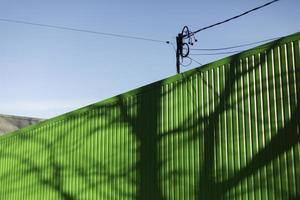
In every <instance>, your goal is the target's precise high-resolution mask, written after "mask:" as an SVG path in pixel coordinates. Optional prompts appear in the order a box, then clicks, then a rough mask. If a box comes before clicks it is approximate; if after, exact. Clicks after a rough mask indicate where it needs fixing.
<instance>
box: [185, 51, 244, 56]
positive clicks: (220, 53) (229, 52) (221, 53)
mask: <svg viewBox="0 0 300 200" xmlns="http://www.w3.org/2000/svg"><path fill="white" fill-rule="evenodd" d="M242 51H243V50H239V51H227V52H217V53H191V54H190V55H193V56H211V55H224V54H231V53H240V52H242Z"/></svg>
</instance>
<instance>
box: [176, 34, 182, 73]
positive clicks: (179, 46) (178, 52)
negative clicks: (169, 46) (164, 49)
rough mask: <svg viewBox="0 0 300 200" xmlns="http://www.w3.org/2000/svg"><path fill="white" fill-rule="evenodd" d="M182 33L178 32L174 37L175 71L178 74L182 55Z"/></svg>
mask: <svg viewBox="0 0 300 200" xmlns="http://www.w3.org/2000/svg"><path fill="white" fill-rule="evenodd" d="M182 40H183V37H182V34H181V33H179V34H178V36H177V37H176V45H177V46H176V48H177V49H176V71H177V74H180V57H181V55H182V45H183V44H182Z"/></svg>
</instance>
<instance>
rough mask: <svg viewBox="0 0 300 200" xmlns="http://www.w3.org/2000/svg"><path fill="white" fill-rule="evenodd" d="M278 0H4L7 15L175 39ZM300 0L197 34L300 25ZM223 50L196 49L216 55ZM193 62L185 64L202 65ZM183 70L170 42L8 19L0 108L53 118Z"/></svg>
mask: <svg viewBox="0 0 300 200" xmlns="http://www.w3.org/2000/svg"><path fill="white" fill-rule="evenodd" d="M268 1H270V0H226V1H225V0H223V1H221V0H218V1H217V0H190V1H177V0H151V1H150V0H149V1H145V0H126V1H124V0H119V1H117V0H26V1H24V0H0V18H9V19H14V20H23V21H30V22H35V23H44V24H51V25H59V26H68V27H74V28H80V29H89V30H95V31H100V32H110V33H117V34H127V35H134V36H141V37H148V38H154V39H159V40H171V41H173V42H175V36H176V35H177V33H178V32H179V31H181V29H182V27H183V26H184V25H188V26H189V27H190V29H191V30H196V29H198V28H201V27H203V26H207V25H210V24H212V23H215V22H218V21H220V20H223V19H225V18H229V17H231V16H233V15H237V14H240V13H241V12H243V11H246V10H249V9H251V8H254V7H256V6H259V5H262V4H264V3H266V2H268ZM299 8H300V1H299V0H281V1H279V2H277V3H275V4H273V5H271V6H269V7H266V8H264V9H262V10H259V11H256V12H254V13H252V14H249V15H247V16H244V17H242V18H239V19H238V20H235V21H232V22H229V23H226V24H224V25H221V26H218V27H215V28H212V29H209V30H207V31H203V32H200V33H199V34H197V39H198V43H197V46H196V47H198V48H214V47H223V46H231V45H238V44H242V43H248V42H254V41H258V40H264V39H268V38H273V37H278V36H284V35H289V34H292V33H295V32H298V31H300V21H299V19H300V12H299ZM222 57H226V55H221V56H193V58H194V59H197V60H198V61H199V62H201V63H208V62H211V61H214V60H217V59H219V58H222ZM197 66H198V64H197V63H192V65H191V66H189V67H187V68H185V70H188V69H192V68H194V67H197ZM175 73H176V70H175V54H174V50H173V48H172V47H171V46H170V45H167V44H163V43H154V42H147V41H139V40H130V39H121V38H114V37H108V36H101V35H93V34H87V33H79V32H72V31H62V30H55V29H50V28H41V27H36V26H30V25H22V24H13V23H7V22H1V21H0V76H1V78H0V86H1V90H0V113H2V114H12V115H23V116H32V117H41V118H50V117H54V116H56V115H60V114H63V113H65V112H68V111H71V110H74V109H77V108H80V107H82V106H86V105H88V104H92V103H95V102H98V101H101V100H104V99H106V98H109V97H112V96H115V95H117V94H120V93H123V92H126V91H128V90H131V89H134V88H136V87H140V86H143V85H146V84H149V83H151V82H154V81H157V80H160V79H163V78H166V77H169V76H171V75H174V74H175Z"/></svg>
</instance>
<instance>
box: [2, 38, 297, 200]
mask: <svg viewBox="0 0 300 200" xmlns="http://www.w3.org/2000/svg"><path fill="white" fill-rule="evenodd" d="M299 106H300V34H299V33H297V34H294V35H291V36H289V37H285V38H282V39H280V40H277V41H274V42H272V43H269V44H266V45H263V46H260V47H257V48H254V49H252V50H249V51H246V52H243V53H241V54H238V55H234V56H231V57H228V58H225V59H222V60H220V61H217V62H214V63H211V64H208V65H205V66H203V67H201V68H197V69H194V70H191V71H188V72H186V73H184V74H181V75H177V76H174V77H171V78H168V79H165V80H162V81H159V82H156V83H153V84H151V85H148V86H145V87H142V88H139V89H136V90H134V91H131V92H128V93H125V94H122V95H119V96H117V97H113V98H111V99H108V100H106V101H103V102H100V103H97V104H94V105H90V106H88V107H85V108H82V109H80V110H77V111H74V112H71V113H68V114H65V115H62V116H60V117H57V118H54V119H51V120H47V121H45V122H42V123H40V124H38V125H34V126H32V127H29V128H25V129H22V130H19V131H17V132H14V133H12V134H9V135H7V136H3V137H1V138H0V183H1V184H0V197H1V199H66V200H75V199H141V200H146V199H151V200H153V199H161V200H162V199H165V200H169V199H177V200H182V199H297V198H299V197H300V143H299V141H300V140H299V139H300V136H299V120H300V116H299V115H300V107H299Z"/></svg>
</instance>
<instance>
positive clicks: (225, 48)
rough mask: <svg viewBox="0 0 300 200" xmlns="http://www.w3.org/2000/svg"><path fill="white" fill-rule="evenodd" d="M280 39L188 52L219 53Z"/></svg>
mask: <svg viewBox="0 0 300 200" xmlns="http://www.w3.org/2000/svg"><path fill="white" fill-rule="evenodd" d="M279 38H280V37H276V38H270V39H266V40H260V41H257V42H251V43H246V44H240V45H236V46H229V47H221V48H208V49H190V50H195V51H219V50H228V49H236V48H240V47H247V46H251V45H255V44H260V43H264V42H269V41H272V40H277V39H279Z"/></svg>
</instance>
